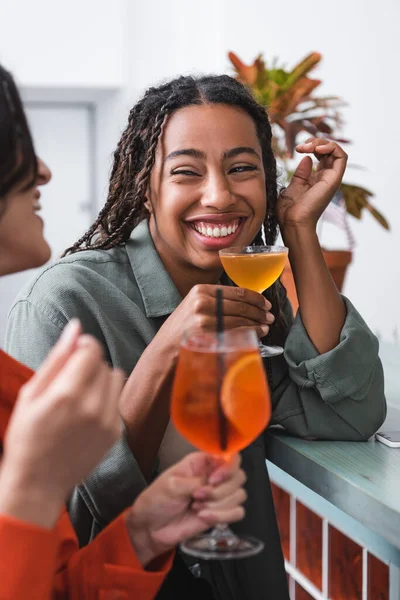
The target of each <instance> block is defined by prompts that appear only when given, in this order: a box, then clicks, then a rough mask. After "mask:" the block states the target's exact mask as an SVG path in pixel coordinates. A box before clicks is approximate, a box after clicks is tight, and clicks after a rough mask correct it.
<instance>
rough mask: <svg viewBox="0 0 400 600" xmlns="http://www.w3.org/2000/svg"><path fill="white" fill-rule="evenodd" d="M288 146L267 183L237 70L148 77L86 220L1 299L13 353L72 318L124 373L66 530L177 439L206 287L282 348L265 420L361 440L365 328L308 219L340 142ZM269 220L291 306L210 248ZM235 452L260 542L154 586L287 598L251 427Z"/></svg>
mask: <svg viewBox="0 0 400 600" xmlns="http://www.w3.org/2000/svg"><path fill="white" fill-rule="evenodd" d="M297 150H298V152H301V153H305V154H311V155H313V156H314V157H315V158H316V160H317V161H318V162H319V166H318V168H317V171H316V172H315V173H313V172H312V169H311V164H312V163H311V159H310V158H309V157H305V158H304V159H303V161H302V162H301V163H300V165H299V167H298V169H297V170H296V172H295V174H294V176H293V179H292V181H291V183H290V185H289V186H288V188H287V189H286V190H284V191H283V192H282V193H281V194H280V195H279V197H278V191H277V174H276V163H275V158H274V156H273V152H272V146H271V127H270V123H269V120H268V116H267V113H266V111H265V109H264V107H262V106H260V105H259V104H257V102H256V101H255V100H254V98H253V97H252V96H251V94H250V92H249V91H248V90H247V89H246V88H245V87H244V86H243V85H241V84H240V83H239V82H237V81H235V80H234V79H232V78H230V77H228V76H226V75H222V76H208V77H201V78H194V77H180V78H178V79H175V80H172V81H170V82H168V83H166V84H165V85H162V86H159V87H153V88H150V89H149V90H148V91H147V92H146V93H145V95H144V97H143V98H141V99H140V100H139V102H138V103H137V104H136V105H135V106H134V107H133V108H132V110H131V112H130V115H129V120H128V125H127V127H126V129H125V131H124V133H123V134H122V137H121V140H120V142H119V144H118V147H117V149H116V152H115V154H114V164H113V168H112V172H111V179H110V187H109V194H108V199H107V202H106V204H105V206H104V207H103V209H102V210H101V212H100V214H99V216H98V218H97V219H96V221H95V222H94V223H93V225H92V227H91V228H90V229H89V230H88V231H87V232H86V233H85V234H84V235H83V236H82V238H81V239H79V240H78V241H77V243H76V244H75V245H74V246H73V247H72V248H69V249H68V251H67V252H66V256H65V257H64V258H63V259H61V260H60V261H58V262H56V263H55V264H54V265H53V266H52V267H51V268H49V269H47V270H46V272H45V273H44V274H42V275H41V276H40V277H39V278H37V279H36V281H35V282H33V284H32V286H31V287H30V289H29V290H27V292H26V293H25V294H23V295H21V296H20V297H19V299H18V302H17V303H16V304H15V306H14V308H13V309H12V311H11V314H10V323H9V332H8V348H9V349H10V351H11V352H12V353H14V354H15V355H16V356H18V357H19V358H20V359H21V360H23V361H24V362H26V363H27V364H29V365H30V366H33V367H37V366H38V364H40V362H41V361H42V359H43V356H44V354H45V353H46V352H47V351H48V350H49V349H50V348H51V346H52V345H53V344H54V343H55V341H56V340H57V338H58V334H59V330H60V328H61V327H62V326H63V325H64V324H65V323H66V322H67V321H68V320H69V319H71V318H72V317H79V318H80V320H81V321H82V323H83V324H84V327H85V329H86V331H88V332H90V333H92V334H93V335H94V336H96V337H97V338H98V339H99V340H100V341H101V343H102V344H103V346H104V349H105V352H106V356H107V359H108V360H109V362H110V363H111V364H113V365H114V366H119V367H122V368H123V369H124V370H125V372H126V373H128V374H129V378H128V380H127V382H126V385H125V388H124V392H123V395H122V399H121V414H122V418H123V421H124V424H125V431H126V438H125V437H124V438H123V440H122V443H121V445H119V448H118V452H115V453H112V454H111V456H109V457H108V458H107V460H106V461H105V462H104V463H103V465H101V466H100V467H99V468H98V469H97V471H96V472H95V473H94V474H93V476H91V477H90V478H89V479H88V480H86V481H85V483H83V484H82V485H81V486H79V487H78V488H77V489H76V490H75V492H74V494H73V496H72V499H71V506H70V514H71V516H72V518H73V520H74V524H75V527H76V528H77V531H78V535H79V537H80V542H81V544H85V543H87V542H88V541H89V540H90V538H91V537H93V536H94V535H96V534H97V533H98V532H99V531H100V529H101V528H102V527H104V524H105V523H107V522H109V520H110V519H112V517H113V516H114V515H115V514H117V513H118V512H119V511H121V510H122V509H123V508H125V507H126V506H127V505H128V504H129V503H130V502H132V500H133V498H134V497H135V495H137V494H138V492H139V491H140V490H141V489H142V488H143V487H145V486H146V485H147V482H148V481H149V480H150V479H152V478H153V477H154V476H156V475H157V474H158V473H159V472H160V471H162V470H164V469H165V468H167V467H168V466H169V465H171V464H173V463H175V462H176V461H177V460H179V459H180V458H181V457H182V456H184V455H185V454H186V453H187V452H189V451H190V450H191V447H190V445H189V444H188V443H187V442H186V441H185V440H184V439H183V438H182V437H181V436H180V435H179V434H178V432H177V431H176V430H175V429H174V427H173V425H172V424H171V422H170V397H171V382H172V380H173V376H174V371H175V366H176V360H177V356H178V352H179V346H180V342H181V339H182V336H183V334H184V333H185V332H186V331H187V330H189V329H191V328H200V329H202V330H203V331H210V330H215V329H216V316H215V300H216V296H217V290H218V289H219V288H221V286H223V305H222V310H223V315H224V324H225V327H226V329H235V328H239V327H241V328H251V329H255V331H256V333H257V335H258V337H259V338H263V337H265V336H266V335H268V334H269V333H271V337H273V338H274V343H276V344H280V345H285V355H284V356H279V357H277V358H274V359H271V360H270V361H266V363H265V367H266V370H267V374H268V379H269V384H270V388H271V399H272V407H273V413H272V422H273V423H279V424H280V425H282V426H284V427H285V428H286V429H287V430H288V431H289V432H291V433H292V434H295V435H299V436H303V437H307V438H320V439H346V440H365V439H367V438H368V437H369V436H370V435H372V434H373V433H374V432H375V431H376V429H377V428H378V427H379V426H380V425H381V423H382V421H383V419H384V415H385V410H386V409H385V398H384V394H383V376H382V368H381V364H380V361H379V358H378V344H377V340H376V339H375V337H374V336H373V334H372V333H371V331H370V330H369V329H368V327H367V325H366V324H365V323H364V321H363V320H362V319H361V317H360V315H359V314H358V313H357V311H356V310H355V308H354V307H353V306H352V304H351V303H350V301H349V300H347V299H346V298H343V297H341V296H340V294H339V293H338V291H337V289H336V287H335V285H334V284H333V282H332V280H331V278H330V275H329V272H328V271H327V269H326V265H325V262H324V259H323V256H322V251H321V248H320V246H319V243H318V238H317V235H316V230H315V229H316V222H317V220H318V217H319V215H320V214H321V213H322V212H323V210H324V209H325V207H326V205H327V204H328V203H329V202H330V200H331V199H332V197H333V195H334V193H335V190H336V189H337V187H338V185H339V184H340V181H341V178H342V176H343V173H344V169H345V166H346V160H347V156H346V154H345V153H344V152H343V150H342V149H341V148H340V146H338V145H337V144H336V143H332V142H329V141H328V140H324V139H312V140H309V141H308V143H307V144H305V145H303V146H299V147H298V149H297ZM278 221H279V225H280V229H281V234H282V237H283V240H284V244H285V246H286V247H288V249H289V256H290V260H291V266H292V270H293V273H294V276H295V279H296V286H297V289H298V292H299V302H300V311H299V313H298V315H297V317H296V320H295V321H294V320H293V314H292V311H291V307H290V304H289V302H288V300H287V298H286V294H285V290H284V289H283V287H282V285H281V284H280V283H279V281H278V282H277V283H275V284H274V285H273V286H272V287H271V291H270V293H268V295H264V294H260V293H257V292H255V291H251V290H249V289H244V288H240V287H235V286H234V285H233V284H232V282H231V281H230V280H229V279H228V277H227V275H226V274H225V273H224V271H223V268H222V265H221V262H220V258H219V250H221V249H223V248H226V247H229V246H249V245H258V246H259V245H262V244H264V243H266V244H267V245H273V244H274V243H275V240H276V236H277V233H278ZM270 327H271V332H270ZM27 336H28V337H29V338H30V339H33V340H35V342H36V344H35V351H33V350H32V348H29V347H28V346H27V344H26V339H27ZM354 357H357V361H355V358H354ZM360 357H362V360H361V358H360ZM248 401H249V405H250V406H251V401H252V399H251V398H249V399H248ZM243 464H244V469H245V470H246V471H247V478H248V480H247V486H246V487H247V493H248V500H247V514H246V518H245V520H244V521H243V525H241V526H240V527H242V528H243V529H242V531H243V532H246V533H247V534H250V535H253V536H255V537H257V538H261V539H262V540H263V541H264V543H265V550H264V552H262V553H260V554H259V555H258V556H256V557H253V558H252V559H251V561H246V562H245V563H242V564H241V563H240V562H238V561H233V562H231V563H230V564H227V563H226V562H225V563H223V562H222V561H215V562H213V563H211V564H208V563H207V564H201V565H200V566H196V568H195V569H193V572H194V573H195V574H196V577H193V576H192V574H191V571H190V567H191V566H192V564H191V562H190V560H188V559H187V558H185V559H184V560H183V558H182V557H181V556H180V555H179V554H178V555H177V558H176V561H175V564H174V568H173V569H172V572H171V575H170V577H169V578H168V580H167V581H166V583H165V584H164V586H163V588H162V590H161V591H160V596H159V598H162V599H165V598H168V599H169V598H171V599H172V598H173V599H174V600H176V599H179V598H185V599H186V598H188V597H191V598H193V600H194V599H195V598H201V599H202V600H205V599H211V598H214V599H215V600H242V599H243V598H246V599H247V600H261V599H262V598H265V597H266V596H269V595H273V597H274V599H276V600H287V599H288V590H287V583H286V576H285V571H284V562H283V558H282V552H281V549H280V541H279V534H278V530H277V525H276V519H275V514H274V508H273V501H272V494H271V487H270V483H269V478H268V473H267V471H266V468H265V449H264V440H263V436H261V437H260V438H258V439H257V440H256V441H255V442H253V443H252V444H251V445H250V446H249V447H248V448H246V449H245V450H244V452H243ZM238 531H239V532H240V528H238ZM185 563H186V564H185ZM188 567H189V568H188ZM199 574H200V579H199V578H198V577H197V575H199Z"/></svg>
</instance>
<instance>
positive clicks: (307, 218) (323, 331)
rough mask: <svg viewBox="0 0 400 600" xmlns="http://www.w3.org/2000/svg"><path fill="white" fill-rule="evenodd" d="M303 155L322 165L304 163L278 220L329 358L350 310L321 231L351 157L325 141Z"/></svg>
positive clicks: (309, 316) (311, 327)
mask: <svg viewBox="0 0 400 600" xmlns="http://www.w3.org/2000/svg"><path fill="white" fill-rule="evenodd" d="M297 151H298V152H302V153H305V152H307V153H313V154H314V156H315V157H316V158H317V159H318V166H317V168H316V170H315V171H314V170H313V167H312V161H311V159H310V157H305V158H303V160H302V161H301V163H300V164H299V166H298V167H297V169H296V171H295V173H294V175H293V178H292V180H291V182H290V184H289V186H288V187H287V188H286V189H285V190H284V191H283V192H282V194H281V196H280V198H279V199H278V203H277V216H278V220H279V224H280V227H281V232H282V237H283V240H284V242H285V244H286V246H287V247H288V248H289V260H290V264H291V267H292V271H293V276H294V280H295V283H296V290H297V295H298V298H299V309H300V312H301V317H302V321H303V324H304V327H305V328H306V330H307V333H308V335H309V337H310V340H311V341H312V343H313V344H314V346H315V348H316V349H317V350H318V352H319V353H320V354H323V353H325V352H328V351H329V350H332V349H333V348H335V346H337V344H338V343H339V339H340V333H341V330H342V328H343V324H344V321H345V318H346V308H345V305H344V303H343V301H342V299H341V296H340V294H339V292H338V290H337V288H336V286H335V284H334V282H333V280H332V278H331V275H330V273H329V270H328V268H327V266H326V264H325V261H324V258H323V255H322V250H321V247H320V244H319V241H318V237H317V234H316V226H317V222H318V219H319V218H320V216H321V214H322V213H323V211H324V210H325V208H326V207H327V205H328V204H329V202H330V201H331V200H332V198H333V196H334V194H335V192H336V191H337V189H338V187H339V186H340V183H341V181H342V177H343V174H344V171H345V168H346V163H347V155H346V153H345V152H344V151H343V150H342V148H341V147H340V146H338V145H337V144H336V143H334V142H329V141H327V140H324V139H321V138H313V139H312V140H311V141H308V142H306V143H305V144H301V145H300V146H297Z"/></svg>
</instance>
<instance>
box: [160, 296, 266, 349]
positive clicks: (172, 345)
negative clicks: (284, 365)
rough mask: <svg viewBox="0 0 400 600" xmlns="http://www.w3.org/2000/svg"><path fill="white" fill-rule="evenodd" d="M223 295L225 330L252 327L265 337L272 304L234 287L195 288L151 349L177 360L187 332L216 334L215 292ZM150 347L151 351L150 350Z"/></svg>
mask: <svg viewBox="0 0 400 600" xmlns="http://www.w3.org/2000/svg"><path fill="white" fill-rule="evenodd" d="M218 288H221V289H222V293H223V301H222V308H223V315H224V327H225V329H235V328H237V327H250V328H253V329H255V330H256V333H257V335H258V337H260V338H261V337H264V336H265V335H267V333H268V331H269V325H271V323H273V322H274V316H273V315H272V314H271V313H270V312H269V311H270V309H271V303H270V302H268V300H267V299H266V298H265V297H264V296H263V295H262V294H258V293H257V292H253V291H251V290H247V289H244V288H239V287H233V286H217V285H208V284H199V285H195V286H194V287H193V288H192V289H191V290H190V292H189V293H188V295H187V296H186V297H185V298H184V300H183V301H182V302H181V304H180V305H179V306H178V308H177V309H176V310H175V311H174V312H173V313H172V315H171V316H170V317H168V319H167V320H166V322H165V323H164V325H163V326H162V327H161V328H160V330H159V332H158V333H157V335H156V337H155V338H154V340H153V342H152V344H150V346H151V345H155V344H160V343H162V344H163V347H167V348H169V349H170V350H172V355H173V357H174V358H175V357H176V356H177V354H178V351H179V344H180V342H181V339H182V336H183V334H184V332H186V331H190V330H191V329H199V330H203V331H216V329H217V323H216V292H217V289H218ZM150 346H149V348H150Z"/></svg>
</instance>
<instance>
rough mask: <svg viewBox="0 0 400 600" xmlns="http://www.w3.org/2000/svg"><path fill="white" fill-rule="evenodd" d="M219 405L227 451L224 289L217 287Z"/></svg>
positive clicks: (221, 440)
mask: <svg viewBox="0 0 400 600" xmlns="http://www.w3.org/2000/svg"><path fill="white" fill-rule="evenodd" d="M216 311H217V314H216V316H217V398H218V402H217V406H218V425H219V443H220V447H221V450H222V451H223V452H225V450H226V448H227V446H228V428H227V422H226V418H225V415H224V412H223V410H222V406H221V388H222V380H223V378H224V374H225V366H224V355H223V354H222V351H221V348H222V345H223V342H224V316H223V312H222V290H221V288H218V289H217V304H216Z"/></svg>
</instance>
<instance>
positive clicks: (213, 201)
mask: <svg viewBox="0 0 400 600" xmlns="http://www.w3.org/2000/svg"><path fill="white" fill-rule="evenodd" d="M235 203H236V199H235V196H234V194H232V193H231V190H230V189H229V185H228V182H227V181H226V179H225V177H213V178H210V179H209V181H208V182H207V185H206V187H205V189H204V192H203V196H202V199H201V204H202V205H203V206H204V207H210V208H214V209H216V210H227V209H228V208H230V207H231V206H233V205H234V204H235Z"/></svg>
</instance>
